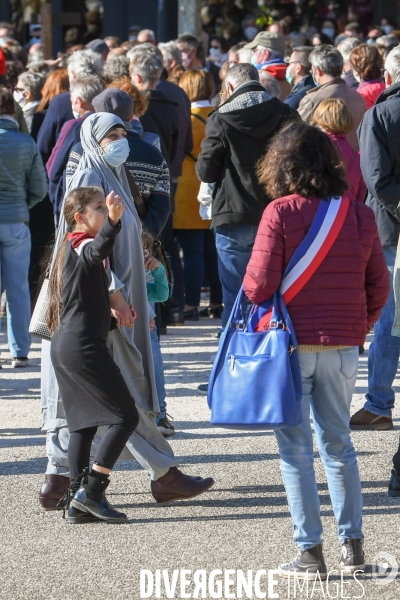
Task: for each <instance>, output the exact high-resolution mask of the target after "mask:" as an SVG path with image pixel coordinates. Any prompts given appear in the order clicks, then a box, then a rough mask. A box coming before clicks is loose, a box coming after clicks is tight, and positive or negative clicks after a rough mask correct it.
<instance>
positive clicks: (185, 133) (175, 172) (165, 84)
mask: <svg viewBox="0 0 400 600" xmlns="http://www.w3.org/2000/svg"><path fill="white" fill-rule="evenodd" d="M167 75H168V74H167ZM157 90H159V91H160V92H162V93H163V94H165V95H166V97H167V98H168V100H172V102H175V103H176V105H177V110H178V119H179V133H178V144H177V149H176V153H175V158H174V160H173V161H172V164H171V165H170V170H171V178H172V179H174V178H178V177H180V176H181V175H182V164H183V161H184V160H185V158H186V156H187V154H189V152H191V151H192V150H193V134H192V121H191V118H190V100H189V98H188V96H187V94H186V93H185V92H184V91H183V89H182V88H180V87H179V85H175V83H171V81H167V80H166V79H165V78H164V77H161V79H160V81H159V82H158V84H157Z"/></svg>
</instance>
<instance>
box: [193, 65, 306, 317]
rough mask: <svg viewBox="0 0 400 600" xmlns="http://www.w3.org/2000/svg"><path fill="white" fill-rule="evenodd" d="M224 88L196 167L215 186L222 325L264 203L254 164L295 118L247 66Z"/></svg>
mask: <svg viewBox="0 0 400 600" xmlns="http://www.w3.org/2000/svg"><path fill="white" fill-rule="evenodd" d="M225 86H226V90H227V93H228V95H229V99H228V100H227V101H226V102H225V103H224V104H222V105H221V106H220V107H219V108H218V109H217V110H215V111H214V112H213V113H211V115H210V117H209V118H208V121H207V125H206V138H205V139H204V140H203V142H202V152H201V154H200V156H199V157H198V161H197V165H196V172H197V175H198V178H199V179H200V181H204V182H206V183H215V184H216V185H215V190H214V195H213V203H212V222H211V227H212V228H215V232H216V245H217V252H218V269H219V276H220V279H221V283H222V290H223V300H224V312H223V315H222V323H223V325H226V323H227V320H228V317H229V315H230V312H231V310H232V307H233V304H234V301H235V298H236V296H237V293H238V291H239V288H240V286H241V284H242V281H243V277H244V274H245V272H246V267H247V263H248V261H249V258H250V255H251V250H252V247H253V243H254V239H255V235H256V232H257V227H258V224H259V222H260V219H261V215H262V213H263V211H264V208H265V207H266V205H267V204H268V200H269V199H268V198H267V197H266V195H265V192H264V189H263V187H262V186H261V185H260V184H259V182H258V178H257V173H256V171H257V162H258V161H259V159H260V158H261V157H262V156H263V155H264V154H265V151H266V149H267V146H268V143H269V141H270V140H271V138H272V136H274V135H275V134H276V133H277V131H278V130H279V129H280V128H281V127H282V125H284V123H285V122H287V121H288V120H289V119H291V118H297V115H296V113H295V112H294V111H292V109H290V108H289V107H288V106H286V105H285V104H283V102H280V100H278V99H277V98H271V96H269V95H268V94H267V92H266V91H265V89H264V88H263V87H262V85H261V84H260V82H259V76H258V71H257V69H256V68H255V67H253V66H252V65H250V64H247V63H243V64H238V65H235V66H233V67H231V68H230V69H229V71H228V72H227V75H226V79H225Z"/></svg>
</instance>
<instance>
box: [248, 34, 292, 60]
mask: <svg viewBox="0 0 400 600" xmlns="http://www.w3.org/2000/svg"><path fill="white" fill-rule="evenodd" d="M257 46H264V48H268V49H269V50H276V51H277V52H280V53H281V54H282V56H284V54H285V50H286V45H285V38H284V37H283V35H280V34H279V33H273V32H272V31H260V33H257V35H256V37H255V38H254V40H253V41H252V42H249V43H248V44H246V45H245V46H243V48H248V49H249V50H254V48H257Z"/></svg>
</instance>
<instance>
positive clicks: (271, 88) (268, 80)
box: [258, 71, 281, 98]
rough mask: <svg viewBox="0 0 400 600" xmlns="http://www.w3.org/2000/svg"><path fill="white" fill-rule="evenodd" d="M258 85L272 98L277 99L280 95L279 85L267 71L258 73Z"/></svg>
mask: <svg viewBox="0 0 400 600" xmlns="http://www.w3.org/2000/svg"><path fill="white" fill-rule="evenodd" d="M258 76H259V78H260V83H261V85H262V86H263V88H264V89H265V91H266V92H267V93H268V94H269V95H270V96H272V98H279V97H280V95H281V88H280V87H279V83H278V82H277V80H276V79H275V77H273V76H272V75H271V73H268V71H258Z"/></svg>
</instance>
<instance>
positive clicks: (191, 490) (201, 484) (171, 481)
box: [151, 467, 214, 504]
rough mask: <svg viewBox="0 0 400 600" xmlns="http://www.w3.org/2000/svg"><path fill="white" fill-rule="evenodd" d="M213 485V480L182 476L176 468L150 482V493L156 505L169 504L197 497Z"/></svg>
mask: <svg viewBox="0 0 400 600" xmlns="http://www.w3.org/2000/svg"><path fill="white" fill-rule="evenodd" d="M212 485H214V479H212V478H211V477H207V478H206V479H202V478H201V477H191V476H190V475H184V473H182V472H181V471H179V469H178V468H177V467H171V468H170V470H169V471H168V473H166V474H165V475H163V476H162V477H160V479H157V481H152V482H151V493H152V494H153V498H154V500H155V501H156V502H158V504H169V503H170V502H174V501H175V500H188V499H189V498H194V497H195V496H199V495H200V494H202V493H203V492H205V491H206V490H208V489H209V488H210V487H211V486H212Z"/></svg>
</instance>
